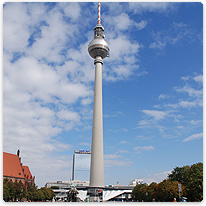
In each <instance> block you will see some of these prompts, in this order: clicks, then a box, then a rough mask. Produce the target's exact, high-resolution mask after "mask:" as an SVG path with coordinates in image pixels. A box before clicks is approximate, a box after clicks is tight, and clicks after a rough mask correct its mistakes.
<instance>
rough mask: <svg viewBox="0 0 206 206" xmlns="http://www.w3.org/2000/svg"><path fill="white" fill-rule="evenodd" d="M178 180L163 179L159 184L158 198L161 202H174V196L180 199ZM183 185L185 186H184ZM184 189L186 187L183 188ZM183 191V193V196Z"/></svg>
mask: <svg viewBox="0 0 206 206" xmlns="http://www.w3.org/2000/svg"><path fill="white" fill-rule="evenodd" d="M178 183H179V182H177V181H171V180H163V181H162V182H160V183H159V184H158V186H157V194H156V199H157V200H158V201H160V202H172V201H173V200H174V198H176V199H179V189H178ZM182 187H183V186H182ZM182 190H183V191H184V188H182ZM182 195H183V192H182V193H181V196H182Z"/></svg>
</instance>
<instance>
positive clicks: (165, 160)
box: [3, 2, 203, 186]
mask: <svg viewBox="0 0 206 206" xmlns="http://www.w3.org/2000/svg"><path fill="white" fill-rule="evenodd" d="M97 5H98V3H97V2H95V3H93V2H90V3H82V2H81V3H65V2H63V3H15V2H14V3H8V2H7V3H5V4H4V7H3V28H4V29H3V47H4V49H3V61H4V63H3V66H4V71H3V128H4V131H3V151H5V152H11V153H16V151H17V150H18V149H20V150H21V157H22V161H23V163H24V164H25V165H28V166H29V167H30V169H31V171H32V174H33V175H35V176H36V184H37V185H38V186H43V185H44V184H45V183H46V182H47V181H54V180H64V181H65V180H70V179H71V171H72V155H73V152H74V150H75V149H76V148H77V147H78V148H79V149H86V150H87V149H90V146H91V136H92V110H93V89H94V64H93V59H92V58H91V57H90V56H89V54H88V52H87V48H88V44H89V42H90V41H91V40H92V39H93V28H94V27H95V26H96V24H97ZM101 5H102V7H101V11H102V15H101V19H102V25H103V26H104V28H105V36H106V37H105V39H106V41H107V42H108V44H109V46H110V50H111V52H110V57H109V58H105V59H104V64H103V113H104V115H103V122H104V123H103V125H104V154H105V155H104V158H105V185H107V184H116V183H117V181H118V182H119V184H122V185H128V183H129V181H131V180H132V179H136V178H137V179H143V180H144V181H145V182H146V183H151V182H152V181H155V182H160V181H161V180H162V179H164V178H166V176H167V174H168V173H169V172H170V171H171V170H173V168H174V167H176V166H184V165H191V164H194V163H197V162H202V161H203V5H202V4H201V3H197V2H194V3H190V2H188V3H167V2H164V3H149V2H144V3H137V2H128V3H127V2H126V3H122V2H121V3H119V2H113V3H109V2H102V4H101Z"/></svg>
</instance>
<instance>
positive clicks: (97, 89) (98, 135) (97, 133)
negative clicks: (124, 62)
mask: <svg viewBox="0 0 206 206" xmlns="http://www.w3.org/2000/svg"><path fill="white" fill-rule="evenodd" d="M94 64H95V84H94V105H93V126H92V152H91V168H90V186H91V187H103V186H104V155H103V116H102V64H103V60H102V57H101V56H96V58H95V60H94Z"/></svg>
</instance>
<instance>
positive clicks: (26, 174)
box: [23, 166, 34, 180]
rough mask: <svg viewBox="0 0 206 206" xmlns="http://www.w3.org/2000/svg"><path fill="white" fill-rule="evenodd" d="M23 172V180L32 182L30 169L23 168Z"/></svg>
mask: <svg viewBox="0 0 206 206" xmlns="http://www.w3.org/2000/svg"><path fill="white" fill-rule="evenodd" d="M23 172H24V175H25V178H26V179H28V180H33V179H34V178H33V177H32V174H31V172H30V169H29V167H28V166H23Z"/></svg>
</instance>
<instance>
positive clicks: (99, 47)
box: [88, 3, 109, 188]
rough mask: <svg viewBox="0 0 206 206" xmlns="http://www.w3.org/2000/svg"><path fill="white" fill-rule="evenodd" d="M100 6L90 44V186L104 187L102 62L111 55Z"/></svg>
mask: <svg viewBox="0 0 206 206" xmlns="http://www.w3.org/2000/svg"><path fill="white" fill-rule="evenodd" d="M100 8H101V7H100V3H99V5H98V20H97V25H96V27H95V28H94V38H93V40H92V41H91V42H90V43H89V46H88V52H89V54H90V56H91V57H92V58H94V64H95V80H94V104H93V126H92V150H91V169H90V187H96V188H98V187H104V153H103V118H102V64H103V59H104V58H105V57H108V56H109V46H108V44H107V42H106V41H105V40H104V37H105V35H104V27H103V26H102V25H101V19H100Z"/></svg>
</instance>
